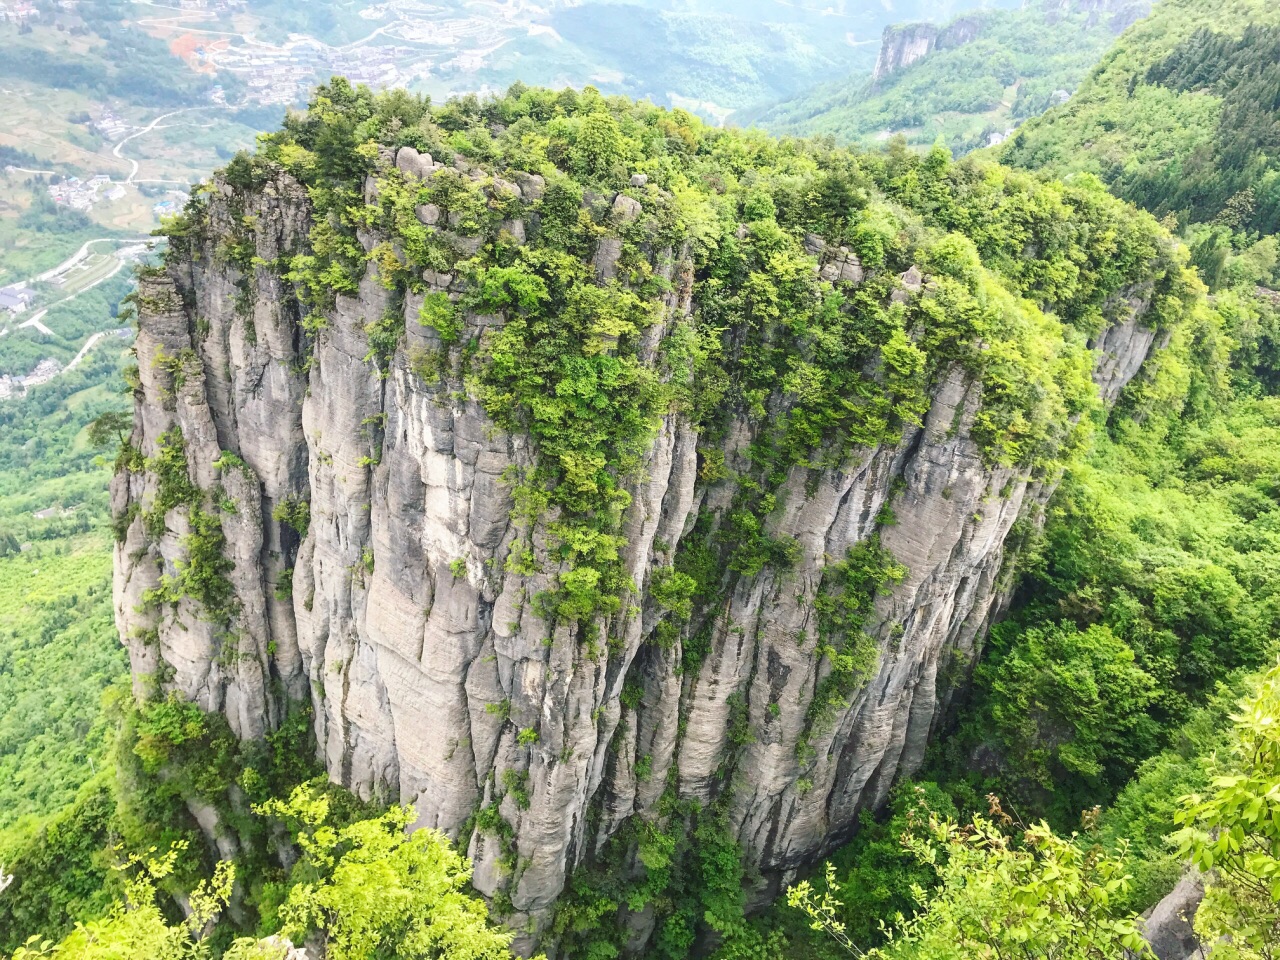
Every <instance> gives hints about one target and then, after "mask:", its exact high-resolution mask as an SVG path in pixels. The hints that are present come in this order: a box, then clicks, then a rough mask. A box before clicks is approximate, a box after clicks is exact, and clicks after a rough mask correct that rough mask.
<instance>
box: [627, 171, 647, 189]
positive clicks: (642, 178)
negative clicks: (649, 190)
mask: <svg viewBox="0 0 1280 960" xmlns="http://www.w3.org/2000/svg"><path fill="white" fill-rule="evenodd" d="M648 182H649V176H648V174H644V173H633V174H632V175H631V185H632V186H633V187H643V186H644V185H645V184H646V183H648Z"/></svg>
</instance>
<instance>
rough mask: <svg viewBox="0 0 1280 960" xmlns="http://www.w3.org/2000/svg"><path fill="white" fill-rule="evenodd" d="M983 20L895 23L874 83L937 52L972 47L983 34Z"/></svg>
mask: <svg viewBox="0 0 1280 960" xmlns="http://www.w3.org/2000/svg"><path fill="white" fill-rule="evenodd" d="M983 22H984V21H983V18H982V17H980V16H965V17H958V18H956V19H955V20H952V21H951V22H950V23H948V24H946V25H942V26H940V25H938V24H936V23H895V24H890V25H889V26H887V27H885V28H884V33H883V34H882V35H881V37H880V55H879V56H878V57H876V66H875V69H874V70H873V71H872V75H871V79H872V82H875V81H878V80H882V79H883V78H885V77H887V76H888V75H889V74H891V73H894V72H895V71H898V70H902V69H905V68H906V67H909V66H911V64H913V63H915V62H916V61H917V60H923V59H924V58H925V57H927V56H928V55H929V54H931V53H933V51H935V50H950V49H953V48H955V47H962V46H964V45H965V44H966V43H972V42H973V41H974V40H976V39H977V38H978V36H979V35H980V34H981V32H982V26H983Z"/></svg>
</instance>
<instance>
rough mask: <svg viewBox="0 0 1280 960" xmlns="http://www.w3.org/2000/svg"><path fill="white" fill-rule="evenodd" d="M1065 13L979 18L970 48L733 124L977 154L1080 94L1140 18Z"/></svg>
mask: <svg viewBox="0 0 1280 960" xmlns="http://www.w3.org/2000/svg"><path fill="white" fill-rule="evenodd" d="M1061 6H1062V5H1061V4H1060V3H1054V2H1050V0H1037V2H1035V3H1033V4H1032V5H1030V6H1028V7H1025V8H1022V9H1019V10H1010V11H1006V10H995V11H988V12H986V13H983V14H980V15H976V16H971V17H970V18H968V19H974V20H977V21H978V22H979V24H980V26H979V28H978V36H977V38H976V39H974V40H972V41H971V42H969V43H965V44H963V45H961V46H955V47H952V48H950V49H941V50H935V51H934V52H932V53H930V54H929V55H928V56H926V57H924V58H923V59H921V60H918V61H917V62H915V63H913V64H911V65H910V66H908V67H906V68H904V69H901V70H898V71H896V72H894V73H891V74H890V75H888V76H886V77H883V78H881V79H880V80H879V81H873V80H872V79H871V77H870V76H869V75H868V74H867V73H866V72H859V73H856V74H853V75H851V76H849V77H846V78H845V79H843V80H840V81H837V82H834V83H829V84H825V85H823V86H821V87H818V88H816V89H814V90H812V91H809V92H807V93H805V94H802V95H800V96H798V97H796V98H794V99H790V100H785V101H783V102H781V103H779V104H777V105H775V106H773V107H769V108H766V109H763V110H755V111H743V112H741V113H739V114H735V115H734V117H733V120H734V121H735V122H737V123H740V124H743V125H751V124H754V125H757V126H761V127H764V128H765V129H767V130H769V131H770V132H772V133H778V134H794V135H798V136H811V135H827V134H829V135H831V136H834V137H836V138H837V139H838V140H841V141H847V142H861V143H864V144H868V145H870V144H873V143H875V142H878V141H882V140H884V139H885V138H886V137H888V136H889V135H890V134H899V133H900V134H903V135H904V136H905V137H906V138H907V140H908V142H909V143H913V144H918V145H923V146H928V145H930V144H932V143H934V142H935V141H936V140H937V139H938V138H939V137H941V138H942V139H943V141H944V142H945V143H946V144H947V145H948V146H949V147H950V148H951V149H952V151H953V152H955V153H965V152H968V151H969V150H972V149H974V148H976V147H980V146H985V145H986V144H987V143H988V141H989V140H990V139H991V137H992V135H993V134H1001V135H1003V133H1004V132H1005V131H1007V130H1009V129H1011V128H1013V127H1014V126H1016V125H1017V124H1018V123H1021V122H1022V121H1024V120H1026V119H1027V118H1028V117H1033V116H1036V115H1038V114H1040V113H1043V112H1044V111H1045V110H1046V109H1048V108H1049V107H1050V106H1051V105H1052V104H1054V103H1056V102H1059V101H1060V100H1061V99H1062V97H1063V95H1064V94H1069V93H1070V92H1071V91H1073V90H1074V89H1075V88H1076V87H1077V86H1078V85H1079V84H1080V82H1081V80H1083V79H1084V77H1085V76H1086V75H1087V74H1088V72H1089V69H1090V68H1091V67H1092V66H1093V65H1094V64H1095V63H1096V62H1097V61H1098V58H1099V57H1101V56H1102V54H1103V53H1104V52H1105V51H1106V50H1107V48H1108V46H1110V44H1111V43H1112V42H1113V41H1114V39H1115V35H1116V32H1117V29H1116V28H1117V27H1123V26H1124V25H1125V24H1127V23H1128V22H1130V20H1131V18H1132V16H1133V13H1131V12H1129V11H1130V9H1131V8H1129V7H1124V8H1121V9H1120V10H1118V11H1117V12H1115V13H1109V14H1099V13H1094V12H1084V11H1077V12H1068V13H1063V12H1062V11H1061Z"/></svg>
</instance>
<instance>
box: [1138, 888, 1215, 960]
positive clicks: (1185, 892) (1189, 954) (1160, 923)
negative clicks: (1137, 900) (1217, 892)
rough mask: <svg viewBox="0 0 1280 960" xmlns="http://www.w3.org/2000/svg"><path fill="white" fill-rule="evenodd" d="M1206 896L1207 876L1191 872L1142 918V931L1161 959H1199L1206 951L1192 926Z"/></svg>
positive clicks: (1152, 949)
mask: <svg viewBox="0 0 1280 960" xmlns="http://www.w3.org/2000/svg"><path fill="white" fill-rule="evenodd" d="M1203 899H1204V878H1203V877H1202V876H1200V875H1199V874H1198V873H1194V872H1193V873H1188V874H1187V875H1186V876H1184V877H1183V878H1182V879H1181V880H1179V881H1178V884H1177V886H1175V887H1174V888H1173V890H1171V891H1170V892H1169V894H1168V896H1166V897H1165V898H1164V899H1163V900H1161V901H1160V902H1159V903H1157V904H1156V905H1155V906H1154V907H1152V908H1151V910H1150V911H1149V912H1148V913H1147V914H1146V916H1144V917H1143V918H1142V922H1141V928H1142V935H1143V936H1144V937H1146V939H1147V943H1149V944H1150V945H1151V951H1152V953H1154V954H1155V955H1156V957H1157V958H1158V960H1196V958H1201V957H1204V956H1205V955H1206V953H1205V950H1204V948H1203V947H1202V946H1201V945H1200V941H1199V939H1198V938H1197V937H1196V932H1195V930H1194V929H1193V927H1192V921H1193V920H1194V919H1195V915H1196V910H1198V909H1199V908H1200V901H1202V900H1203Z"/></svg>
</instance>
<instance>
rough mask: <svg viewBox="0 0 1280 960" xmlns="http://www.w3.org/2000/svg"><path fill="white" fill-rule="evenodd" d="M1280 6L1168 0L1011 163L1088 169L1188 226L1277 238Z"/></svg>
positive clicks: (1260, 1) (1052, 169) (1020, 140)
mask: <svg viewBox="0 0 1280 960" xmlns="http://www.w3.org/2000/svg"><path fill="white" fill-rule="evenodd" d="M1278 30H1280V11H1278V10H1277V8H1276V7H1275V5H1274V4H1271V3H1268V2H1266V0H1226V2H1224V3H1221V4H1216V5H1209V4H1205V3H1203V2H1200V0H1165V2H1161V3H1159V4H1157V5H1156V7H1155V11H1154V13H1153V15H1152V16H1151V17H1150V18H1148V19H1147V20H1145V21H1143V22H1142V23H1140V24H1138V25H1137V26H1136V27H1134V28H1133V29H1132V30H1131V31H1129V32H1128V33H1126V34H1125V36H1124V37H1123V38H1122V39H1121V40H1120V42H1119V43H1117V44H1116V46H1115V47H1114V48H1112V50H1111V52H1110V53H1108V54H1107V56H1106V57H1104V58H1103V60H1102V62H1101V63H1100V64H1099V65H1098V66H1097V68H1096V69H1095V70H1094V71H1093V73H1092V74H1091V75H1090V77H1089V79H1088V80H1087V81H1086V82H1085V83H1084V85H1083V86H1082V87H1081V89H1080V92H1079V94H1078V95H1077V96H1076V97H1075V98H1074V99H1073V100H1072V101H1071V102H1070V103H1069V104H1067V105H1066V106H1063V107H1059V108H1057V109H1054V110H1051V111H1049V113H1048V114H1046V115H1045V116H1044V117H1042V118H1040V119H1037V120H1034V121H1032V122H1030V123H1027V124H1026V125H1025V126H1024V127H1023V128H1022V129H1021V130H1019V131H1018V134H1017V135H1016V136H1015V137H1013V138H1011V140H1010V142H1009V144H1008V145H1007V147H1006V148H1004V151H1003V157H1004V159H1005V161H1006V162H1008V163H1010V164H1013V165H1015V166H1020V167H1030V168H1034V169H1038V170H1045V171H1047V172H1049V173H1051V174H1053V175H1055V176H1063V175H1065V174H1068V173H1073V172H1076V171H1088V172H1090V173H1094V174H1096V175H1097V176H1099V177H1101V178H1102V179H1103V181H1104V182H1105V183H1107V184H1108V185H1109V186H1110V187H1111V189H1112V190H1113V191H1114V192H1115V193H1116V194H1117V195H1118V196H1121V197H1124V198H1126V199H1130V200H1132V201H1133V202H1135V203H1137V204H1138V205H1140V206H1143V207H1145V208H1147V209H1149V210H1151V211H1153V212H1154V213H1155V214H1156V215H1157V216H1165V215H1166V214H1172V215H1173V216H1175V217H1176V218H1177V219H1178V222H1179V223H1180V224H1181V225H1182V226H1186V225H1187V224H1189V223H1212V222H1217V223H1219V224H1221V225H1222V226H1225V227H1228V228H1232V229H1239V230H1243V231H1245V232H1249V231H1253V234H1252V235H1253V237H1254V238H1255V239H1256V237H1257V234H1258V232H1261V233H1262V234H1272V233H1275V232H1276V230H1277V228H1280V193H1277V190H1280V166H1278V164H1280V152H1278V151H1277V148H1276V145H1275V143H1274V138H1273V137H1271V135H1270V133H1269V131H1270V130H1271V129H1272V127H1273V125H1274V123H1275V115H1276V104H1275V88H1276V83H1277V82H1280V72H1278V70H1280V68H1277V66H1276V55H1275V51H1276V44H1277V42H1278V38H1280V33H1278V32H1277V31H1278Z"/></svg>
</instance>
